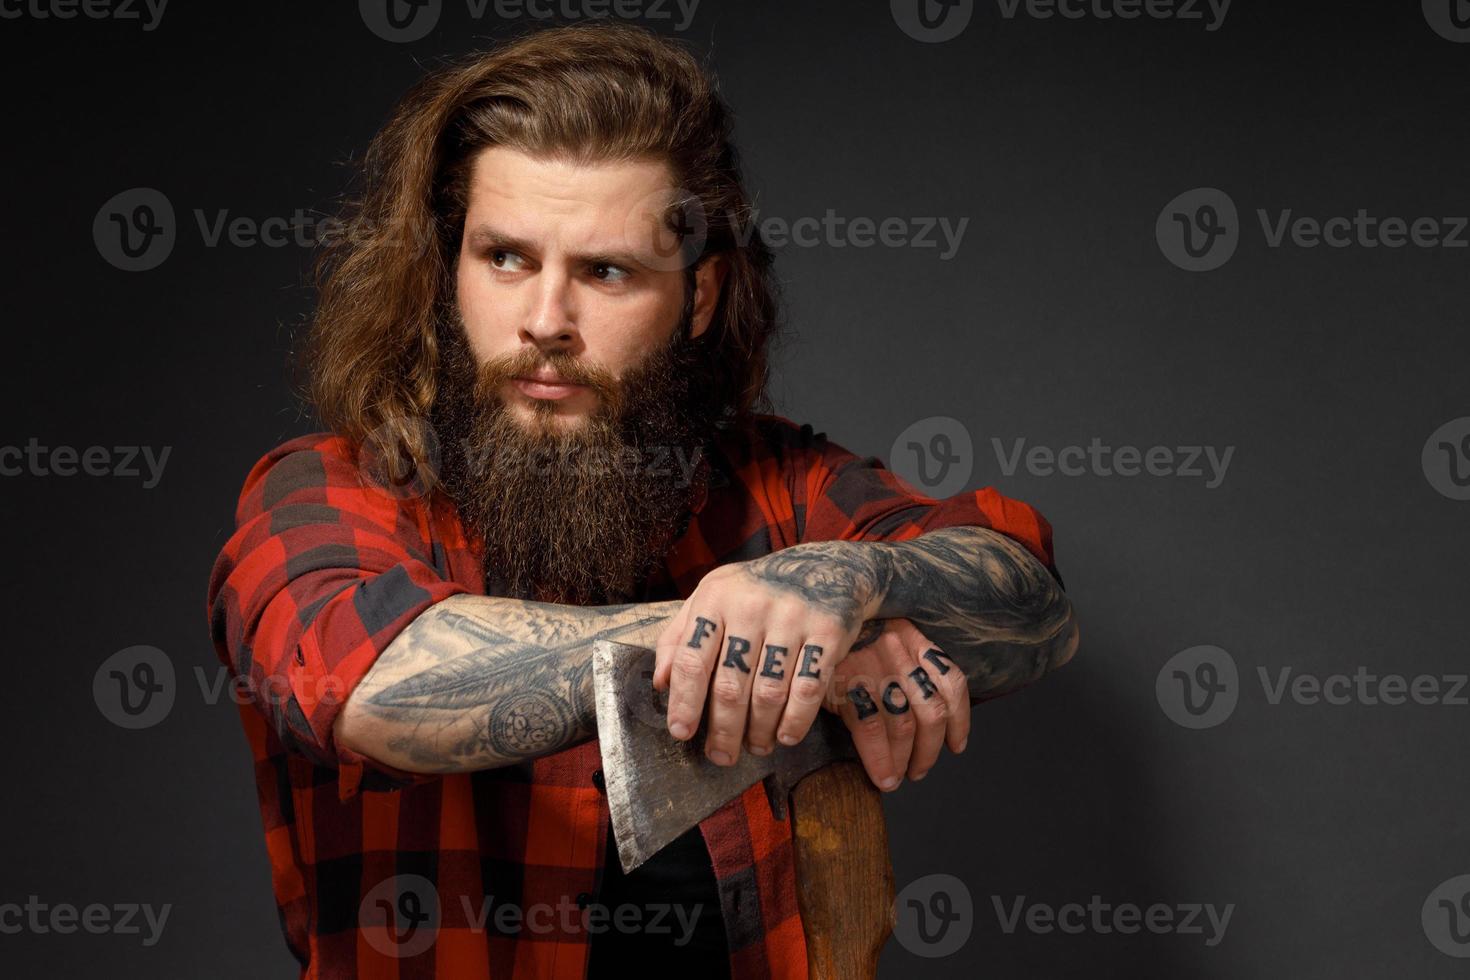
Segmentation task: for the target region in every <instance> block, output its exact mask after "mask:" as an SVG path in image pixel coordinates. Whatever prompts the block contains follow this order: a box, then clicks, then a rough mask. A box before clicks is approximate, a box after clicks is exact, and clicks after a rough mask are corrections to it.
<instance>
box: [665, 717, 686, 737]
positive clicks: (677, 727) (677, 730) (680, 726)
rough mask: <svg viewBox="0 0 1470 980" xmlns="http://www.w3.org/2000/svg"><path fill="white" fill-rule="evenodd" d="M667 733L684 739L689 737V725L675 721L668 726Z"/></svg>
mask: <svg viewBox="0 0 1470 980" xmlns="http://www.w3.org/2000/svg"><path fill="white" fill-rule="evenodd" d="M669 733H670V734H671V735H673V736H674V737H675V738H679V739H684V738H688V737H689V726H688V725H686V724H684V723H683V722H682V721H676V722H674V723H673V724H672V725H670V726H669Z"/></svg>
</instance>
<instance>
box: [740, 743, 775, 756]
mask: <svg viewBox="0 0 1470 980" xmlns="http://www.w3.org/2000/svg"><path fill="white" fill-rule="evenodd" d="M746 748H747V749H749V750H750V754H751V755H770V754H771V747H770V746H769V745H747V746H746Z"/></svg>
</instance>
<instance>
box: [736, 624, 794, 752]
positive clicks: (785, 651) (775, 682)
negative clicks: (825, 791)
mask: <svg viewBox="0 0 1470 980" xmlns="http://www.w3.org/2000/svg"><path fill="white" fill-rule="evenodd" d="M800 638H801V631H800V630H799V629H796V628H795V627H794V626H792V625H789V624H786V625H778V626H776V627H775V628H774V629H768V631H767V632H766V634H765V635H764V636H762V637H761V643H760V647H759V649H760V651H761V652H760V656H759V658H757V660H756V661H755V662H754V663H753V668H754V674H755V677H754V678H753V679H752V683H751V688H750V721H749V723H748V724H747V727H746V732H745V745H746V747H747V748H748V749H750V751H751V752H752V753H754V754H755V755H770V754H771V751H772V750H773V749H774V748H775V743H776V726H777V725H778V724H779V723H780V721H781V713H782V712H783V711H784V710H785V709H786V692H787V691H788V690H789V689H790V687H791V674H792V660H793V657H792V651H793V650H796V649H799V648H798V647H796V643H797V642H799V640H800ZM754 649H756V648H754V647H753V648H752V650H754Z"/></svg>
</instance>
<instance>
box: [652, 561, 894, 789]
mask: <svg viewBox="0 0 1470 980" xmlns="http://www.w3.org/2000/svg"><path fill="white" fill-rule="evenodd" d="M863 549H864V545H863V544H862V543H856V542H820V543H812V544H803V545H795V546H792V547H790V548H783V549H782V550H780V551H778V552H774V553H772V554H770V555H766V556H765V557H763V558H757V559H755V560H753V561H748V562H734V563H732V564H729V565H721V566H719V567H718V568H715V569H714V570H713V571H711V572H710V573H709V574H707V575H705V577H704V578H703V579H701V580H700V583H699V585H698V586H697V587H696V588H695V590H694V592H693V593H692V594H691V595H690V596H689V598H688V599H686V600H685V601H684V604H683V606H681V607H680V609H679V611H678V612H677V613H675V614H674V617H673V618H672V619H671V620H670V621H669V623H668V625H667V626H666V627H665V629H664V630H663V632H662V633H661V634H660V635H659V639H658V642H657V646H656V659H655V666H654V675H653V686H654V687H655V688H656V689H658V690H664V689H665V688H667V689H668V692H669V710H668V726H669V733H670V734H671V735H673V737H674V738H677V739H680V740H684V739H688V738H690V737H691V736H692V735H693V734H694V732H695V730H696V729H697V728H698V726H699V719H700V716H701V714H702V713H703V710H704V704H705V699H706V693H708V696H709V701H710V705H709V727H708V731H707V734H706V737H705V746H704V748H705V755H706V756H708V757H709V759H710V761H711V762H714V763H715V764H716V765H733V764H734V763H735V761H736V760H737V759H738V758H739V757H740V748H741V742H742V736H743V737H744V745H745V747H746V748H747V749H748V750H749V751H751V752H752V753H754V754H756V755H768V754H770V752H771V751H772V750H773V749H774V748H775V742H776V741H777V739H779V740H780V741H781V743H782V744H784V745H795V744H796V743H797V742H800V741H801V740H802V738H803V737H805V735H806V733H807V731H808V730H809V729H810V728H811V724H812V722H813V721H814V720H815V719H816V715H817V711H818V709H819V708H820V707H821V704H822V699H823V697H824V695H825V694H826V692H827V689H828V687H829V685H830V684H831V682H832V676H833V671H834V669H835V668H836V666H837V665H838V664H839V663H841V661H842V658H843V657H844V656H845V655H846V654H847V651H848V648H849V647H850V646H851V645H852V643H853V640H855V639H856V638H857V635H858V630H859V628H860V627H861V625H862V623H863V621H864V620H865V619H867V618H869V616H870V615H871V614H872V613H873V612H876V610H877V607H878V604H879V602H880V600H881V597H880V595H879V594H878V585H877V581H876V577H875V574H874V571H873V566H872V563H871V562H870V561H869V560H868V558H867V555H868V554H869V553H868V552H867V551H865V550H863ZM712 674H713V678H712V677H711V675H712Z"/></svg>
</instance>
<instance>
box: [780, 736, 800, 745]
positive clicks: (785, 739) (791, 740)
mask: <svg viewBox="0 0 1470 980" xmlns="http://www.w3.org/2000/svg"><path fill="white" fill-rule="evenodd" d="M779 738H780V739H781V744H782V745H795V744H796V742H797V738H796V736H795V735H791V734H787V735H781V736H779Z"/></svg>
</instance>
